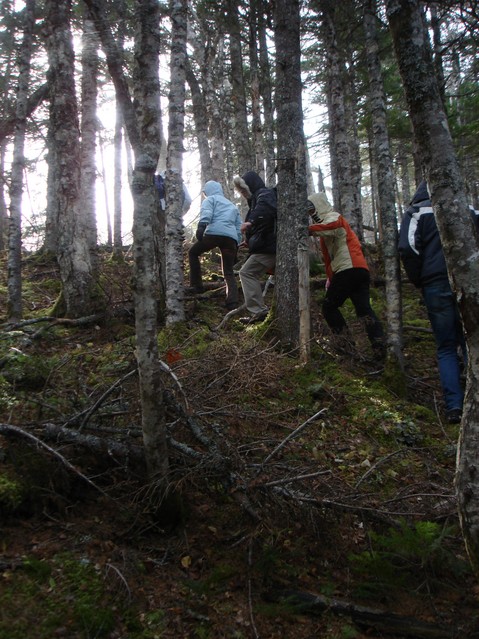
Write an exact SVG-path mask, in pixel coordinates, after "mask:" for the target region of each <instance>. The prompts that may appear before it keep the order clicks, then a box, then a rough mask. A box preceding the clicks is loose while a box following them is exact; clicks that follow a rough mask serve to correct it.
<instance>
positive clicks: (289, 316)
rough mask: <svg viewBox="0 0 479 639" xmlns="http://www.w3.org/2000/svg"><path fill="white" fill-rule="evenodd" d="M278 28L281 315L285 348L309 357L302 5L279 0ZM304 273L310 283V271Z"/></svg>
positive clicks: (278, 294)
mask: <svg viewBox="0 0 479 639" xmlns="http://www.w3.org/2000/svg"><path fill="white" fill-rule="evenodd" d="M274 25H275V34H274V36H275V49H276V94H275V102H276V110H277V114H278V115H277V129H278V155H279V159H278V239H277V253H276V275H277V277H276V290H275V304H276V312H275V315H276V317H278V318H279V320H280V321H279V322H278V329H279V333H280V339H281V342H282V343H283V344H284V345H289V346H290V347H291V346H292V347H295V348H300V349H301V350H302V351H303V350H305V349H307V344H308V343H309V326H305V325H303V326H301V327H300V309H299V292H300V288H301V291H302V295H303V299H304V291H305V289H306V287H307V286H308V282H309V273H308V277H306V281H304V279H303V281H302V282H301V284H300V280H299V276H300V269H299V260H298V247H299V250H302V251H307V250H308V235H307V212H306V202H307V191H306V183H307V179H306V153H305V148H304V133H303V111H302V102H301V88H302V86H301V65H300V61H301V49H300V40H299V36H300V14H299V1H298V0H278V1H277V2H276V5H275V14H274ZM301 261H302V260H301ZM301 273H302V274H303V278H304V275H305V274H304V270H301ZM301 319H302V320H303V321H304V322H305V321H308V322H309V314H306V313H304V312H303V313H301ZM300 338H301V340H302V342H301V341H300Z"/></svg>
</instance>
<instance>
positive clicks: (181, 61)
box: [166, 0, 188, 324]
mask: <svg viewBox="0 0 479 639" xmlns="http://www.w3.org/2000/svg"><path fill="white" fill-rule="evenodd" d="M187 11H188V2H187V0H170V19H171V22H172V32H171V59H170V78H171V79H170V96H169V103H168V112H169V119H168V153H167V160H166V166H167V173H166V183H167V189H166V212H167V216H166V313H167V315H166V323H167V324H174V323H175V322H181V321H183V320H184V319H185V306H184V282H183V266H184V264H183V242H184V231H183V181H182V169H183V135H184V120H185V79H186V78H185V76H186V70H185V60H186V35H187Z"/></svg>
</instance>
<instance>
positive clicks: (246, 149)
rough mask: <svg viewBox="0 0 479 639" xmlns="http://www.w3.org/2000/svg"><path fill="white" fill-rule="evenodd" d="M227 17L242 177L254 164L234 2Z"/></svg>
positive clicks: (235, 135) (235, 134) (235, 133)
mask: <svg viewBox="0 0 479 639" xmlns="http://www.w3.org/2000/svg"><path fill="white" fill-rule="evenodd" d="M227 16H228V31H229V36H230V60H231V101H232V104H233V115H234V130H233V142H234V147H235V149H236V155H237V158H238V171H239V174H240V175H243V173H244V172H245V171H249V170H251V167H253V166H254V163H253V153H252V150H251V143H250V135H249V130H248V118H247V112H246V92H245V86H244V77H243V56H242V51H241V30H240V24H239V17H238V3H237V2H236V0H227Z"/></svg>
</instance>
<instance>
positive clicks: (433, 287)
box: [399, 180, 479, 424]
mask: <svg viewBox="0 0 479 639" xmlns="http://www.w3.org/2000/svg"><path fill="white" fill-rule="evenodd" d="M471 215H472V216H473V219H474V221H475V222H476V224H478V223H479V217H478V216H477V212H476V211H474V209H473V208H472V207H471ZM478 228H479V227H478ZM399 255H400V256H401V261H402V264H403V266H404V270H405V271H406V275H407V277H408V279H409V281H410V282H411V283H412V284H414V286H416V287H417V288H420V289H421V292H422V296H423V299H424V303H425V305H426V309H427V314H428V317H429V321H430V322H431V327H432V331H433V334H434V339H435V342H436V354H437V360H438V366H439V378H440V383H441V388H442V394H443V398H444V407H445V413H446V419H447V420H448V422H449V423H451V424H454V423H459V422H460V421H461V416H462V404H463V400H464V389H463V384H462V380H461V366H462V365H465V364H466V362H467V352H466V343H465V339H464V333H463V328H462V322H461V317H460V314H459V309H458V306H457V302H456V298H455V296H454V293H453V292H452V290H451V285H450V284H449V277H448V273H447V267H446V260H445V258H444V253H443V250H442V244H441V238H440V236H439V230H438V228H437V225H436V220H435V218H434V212H433V209H432V203H431V199H430V196H429V192H428V188H427V183H426V181H425V180H423V181H422V182H421V183H420V184H419V186H418V188H417V190H416V193H415V194H414V196H413V198H412V200H411V203H410V205H409V206H408V208H407V209H406V211H405V213H404V217H403V220H402V223H401V229H400V233H399ZM461 360H462V361H461Z"/></svg>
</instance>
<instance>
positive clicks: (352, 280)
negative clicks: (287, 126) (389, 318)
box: [308, 193, 386, 359]
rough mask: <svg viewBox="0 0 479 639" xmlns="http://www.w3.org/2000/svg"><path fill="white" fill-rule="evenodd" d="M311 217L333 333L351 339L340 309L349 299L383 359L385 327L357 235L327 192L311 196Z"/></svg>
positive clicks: (325, 309) (326, 316)
mask: <svg viewBox="0 0 479 639" xmlns="http://www.w3.org/2000/svg"><path fill="white" fill-rule="evenodd" d="M308 214H309V215H310V217H311V218H312V220H313V222H314V224H312V225H311V226H310V227H309V234H310V235H319V237H320V246H321V253H322V255H323V259H324V264H325V267H326V274H327V277H328V287H327V290H326V296H325V298H324V300H323V304H322V311H323V315H324V319H325V320H326V322H327V324H328V326H329V328H330V329H331V331H332V332H333V333H335V334H337V335H339V334H342V335H343V336H345V337H346V338H347V326H346V321H345V319H344V317H343V315H342V314H341V311H340V310H339V309H340V308H341V306H342V305H343V304H344V302H345V301H346V300H347V299H348V298H349V299H350V300H351V301H352V303H353V305H354V308H355V311H356V315H357V316H358V317H359V318H360V319H361V320H362V321H363V322H364V326H365V329H366V333H367V336H368V338H369V341H370V342H371V346H372V348H373V352H374V354H375V356H376V357H377V358H379V359H383V358H384V356H385V355H386V346H385V341H384V332H383V327H382V324H381V322H380V321H379V319H378V318H377V316H376V314H375V312H374V311H373V309H372V308H371V302H370V297H369V282H370V275H369V268H368V265H367V262H366V259H365V257H364V254H363V251H362V248H361V244H360V242H359V239H358V237H357V235H356V234H355V233H354V231H353V230H352V229H351V227H350V226H349V224H348V222H347V221H346V219H345V218H344V217H343V216H342V215H340V214H339V213H337V212H336V211H334V210H333V207H332V206H331V204H330V203H329V201H328V198H327V197H326V194H325V193H313V194H311V195H310V196H308Z"/></svg>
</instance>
